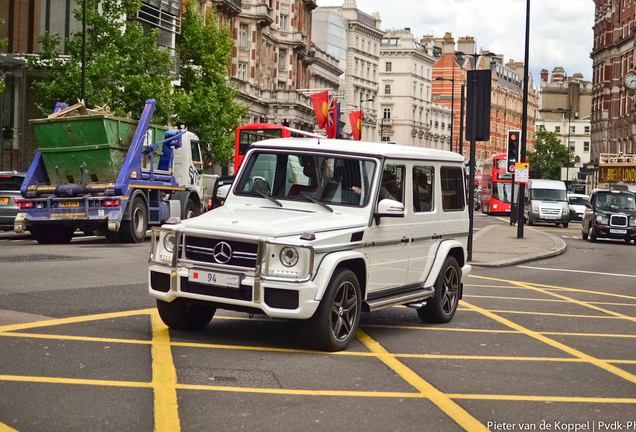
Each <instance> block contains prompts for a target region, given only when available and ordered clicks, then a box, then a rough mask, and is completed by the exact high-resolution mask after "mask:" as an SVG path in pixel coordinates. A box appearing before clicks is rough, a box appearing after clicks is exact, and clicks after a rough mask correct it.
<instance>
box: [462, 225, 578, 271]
mask: <svg viewBox="0 0 636 432" xmlns="http://www.w3.org/2000/svg"><path fill="white" fill-rule="evenodd" d="M566 247H567V246H566V244H565V241H564V240H563V239H562V238H560V237H557V236H556V235H554V234H551V233H548V232H545V231H540V230H537V229H534V228H530V227H528V226H524V227H523V238H517V227H516V226H510V225H488V226H486V227H484V228H482V229H480V230H479V231H475V232H474V233H473V254H472V261H469V264H470V265H473V266H480V267H505V266H509V265H515V264H520V263H524V262H528V261H535V260H539V259H543V258H549V257H553V256H557V255H561V254H562V253H563V252H565V249H566Z"/></svg>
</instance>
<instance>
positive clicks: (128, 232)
mask: <svg viewBox="0 0 636 432" xmlns="http://www.w3.org/2000/svg"><path fill="white" fill-rule="evenodd" d="M131 204H132V209H131V212H130V220H124V221H121V227H120V228H119V235H120V236H121V239H122V241H124V242H125V243H141V242H143V241H144V239H145V238H146V231H147V230H148V210H147V209H146V204H144V200H143V199H141V198H140V197H136V198H135V199H134V200H133V202H132V203H131Z"/></svg>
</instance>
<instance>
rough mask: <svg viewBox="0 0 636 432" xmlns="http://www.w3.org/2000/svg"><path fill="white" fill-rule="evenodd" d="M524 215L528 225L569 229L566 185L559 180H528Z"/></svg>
mask: <svg viewBox="0 0 636 432" xmlns="http://www.w3.org/2000/svg"><path fill="white" fill-rule="evenodd" d="M523 214H524V216H525V219H526V222H527V224H528V225H532V224H533V223H535V222H547V223H555V224H557V225H559V224H560V223H561V224H563V227H564V228H567V227H568V222H569V221H570V207H569V204H568V197H567V190H566V188H565V183H563V182H562V181H558V180H534V179H533V180H528V184H527V185H526V199H525V203H524V209H523Z"/></svg>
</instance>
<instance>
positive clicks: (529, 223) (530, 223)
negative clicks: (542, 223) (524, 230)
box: [528, 218, 534, 226]
mask: <svg viewBox="0 0 636 432" xmlns="http://www.w3.org/2000/svg"><path fill="white" fill-rule="evenodd" d="M533 223H534V222H532V219H530V218H528V226H532V224H533Z"/></svg>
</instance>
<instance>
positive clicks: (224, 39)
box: [175, 2, 248, 165]
mask: <svg viewBox="0 0 636 432" xmlns="http://www.w3.org/2000/svg"><path fill="white" fill-rule="evenodd" d="M196 4H197V2H188V3H187V4H186V11H185V12H184V14H183V21H182V27H181V35H180V37H179V40H178V46H179V50H180V52H181V71H180V72H181V73H180V76H181V87H180V88H179V89H177V91H176V94H175V96H176V108H177V113H178V121H179V122H180V123H183V124H185V125H187V126H188V128H189V129H190V130H191V131H194V132H196V133H197V135H198V136H199V138H200V139H202V140H205V141H208V142H210V143H211V144H212V148H213V155H214V160H215V162H216V163H217V164H220V165H225V164H227V163H228V162H229V161H231V160H232V158H233V156H234V142H235V141H234V139H235V138H234V137H235V135H234V134H235V130H236V128H237V127H238V126H239V125H240V124H241V123H242V121H243V119H244V117H245V115H246V113H247V110H248V109H247V107H246V106H244V105H243V104H241V103H240V102H237V100H236V98H237V97H238V95H239V91H238V89H237V88H236V87H235V86H233V85H232V84H231V82H230V81H229V80H228V70H229V67H230V65H231V61H232V47H233V46H234V39H233V38H232V35H231V33H230V28H229V26H228V25H224V26H222V27H221V28H219V27H218V21H217V19H216V12H215V11H212V12H211V13H210V15H209V16H208V17H207V19H206V20H205V22H204V19H203V16H202V15H201V14H200V13H199V12H198V11H197V10H196Z"/></svg>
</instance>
